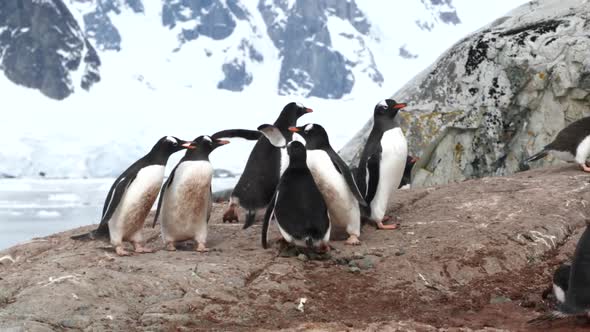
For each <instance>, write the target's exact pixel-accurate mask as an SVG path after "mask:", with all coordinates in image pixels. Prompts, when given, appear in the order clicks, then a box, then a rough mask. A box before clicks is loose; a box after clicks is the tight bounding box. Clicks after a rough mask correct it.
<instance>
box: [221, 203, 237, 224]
mask: <svg viewBox="0 0 590 332" xmlns="http://www.w3.org/2000/svg"><path fill="white" fill-rule="evenodd" d="M222 220H223V223H226V222H229V223H230V224H231V223H233V222H236V223H238V222H240V220H239V219H238V215H237V214H236V208H235V206H231V205H230V207H229V208H228V209H227V211H225V213H224V214H223V219H222Z"/></svg>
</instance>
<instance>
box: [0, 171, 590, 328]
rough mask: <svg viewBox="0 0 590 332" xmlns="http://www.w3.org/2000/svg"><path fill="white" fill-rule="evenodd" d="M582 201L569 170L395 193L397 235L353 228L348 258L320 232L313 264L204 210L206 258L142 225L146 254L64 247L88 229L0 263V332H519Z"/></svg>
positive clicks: (538, 303) (583, 188)
mask: <svg viewBox="0 0 590 332" xmlns="http://www.w3.org/2000/svg"><path fill="white" fill-rule="evenodd" d="M588 189H589V187H588V182H587V176H586V175H585V174H583V173H582V172H580V171H579V170H577V168H575V167H574V166H571V165H570V166H561V167H553V168H548V169H542V170H533V171H527V172H522V173H519V174H518V175H515V176H510V177H495V178H486V179H478V180H470V181H466V182H463V183H457V184H451V185H445V186H438V187H431V188H427V189H412V190H403V191H400V194H399V195H397V196H396V197H395V198H394V200H393V201H392V202H390V208H389V211H388V214H389V215H392V216H394V217H395V218H396V219H397V220H398V221H399V222H400V229H399V230H396V231H378V230H375V229H374V228H373V227H369V226H365V227H364V228H363V230H362V234H361V241H362V245H361V246H359V247H351V246H346V245H344V243H343V242H344V241H343V240H344V239H346V234H340V233H333V234H332V239H335V240H334V241H332V245H333V246H334V250H332V252H331V256H328V257H320V258H323V259H324V260H316V259H313V260H310V259H308V257H307V256H305V255H299V256H298V257H292V256H294V255H295V256H297V253H293V252H291V251H280V250H278V248H277V247H276V246H273V247H271V248H270V249H268V250H263V249H262V248H261V247H260V230H261V229H260V223H257V224H256V225H255V226H253V227H251V228H249V229H247V230H242V229H241V228H242V227H241V225H238V224H232V225H228V224H223V223H222V222H221V219H222V214H223V206H221V205H217V204H216V205H215V206H214V209H213V211H212V214H211V220H210V222H209V238H208V244H209V246H210V247H211V249H212V251H211V252H210V253H208V254H198V253H196V252H194V251H192V250H191V248H192V246H189V245H187V246H186V247H184V248H181V250H179V251H177V252H168V251H165V250H162V249H161V248H162V247H163V245H162V243H161V239H160V237H159V229H158V228H156V229H152V228H151V227H149V226H148V227H146V228H145V229H144V235H145V238H146V239H148V246H149V247H152V248H156V249H160V250H159V251H158V252H156V253H153V254H144V255H136V256H132V257H117V256H116V255H115V254H114V252H113V249H112V248H111V247H110V245H109V244H107V243H105V242H101V241H96V242H76V241H74V240H71V239H70V238H69V236H70V235H72V234H79V233H81V232H83V231H86V230H89V229H90V228H91V226H88V227H84V228H83V229H77V230H73V231H68V232H65V233H61V234H56V235H52V236H49V237H46V238H42V239H35V240H33V241H31V243H28V244H22V245H18V246H15V247H12V248H9V249H7V250H4V251H1V252H0V282H1V285H2V286H1V287H0V330H6V329H9V330H10V328H14V329H15V330H16V331H20V328H24V329H25V330H27V331H53V330H85V331H90V330H109V331H129V330H137V329H139V330H150V331H162V330H165V331H167V330H179V331H184V330H206V331H210V330H224V331H226V330H232V331H234V330H244V331H252V330H262V329H269V330H279V329H284V328H293V329H292V330H296V331H304V330H306V329H311V328H319V329H322V330H329V331H342V330H367V331H389V330H396V331H438V328H440V327H450V328H452V327H459V326H460V327H465V328H461V329H458V328H457V329H456V330H457V331H459V330H461V331H471V329H473V330H478V329H482V330H485V331H500V330H495V329H493V328H498V329H503V331H506V330H511V331H523V330H525V329H526V323H525V322H526V321H527V320H529V319H531V318H533V317H535V316H536V315H537V311H541V310H545V309H547V302H545V301H544V300H542V298H541V294H542V292H543V290H545V289H546V288H547V287H548V286H549V285H550V276H551V275H552V273H553V270H554V268H555V265H556V264H558V263H560V262H563V261H564V260H567V257H568V255H571V254H572V253H573V249H574V246H575V244H576V242H577V239H578V238H579V236H580V234H581V231H583V230H584V228H585V221H586V220H587V218H588V215H589V212H590V211H589V210H588V202H589V201H590V191H589V190H588ZM149 220H150V221H151V219H149ZM148 223H149V222H148ZM92 227H95V226H92ZM158 227H159V226H158ZM271 230H272V232H271V233H272V234H271V237H270V238H271V239H272V238H275V237H278V236H279V233H278V230H276V227H274V226H273V227H271ZM290 256H291V257H290ZM4 257H6V258H4ZM312 258H313V257H312ZM12 260H14V262H12ZM303 298H305V299H306V301H305V303H303V304H300V303H301V302H302V300H301V299H303ZM297 308H299V309H297ZM302 324H303V325H302ZM559 324H560V323H554V325H552V326H550V327H549V328H548V329H545V328H544V329H543V330H545V331H551V330H552V329H551V328H554V327H556V326H558V327H559V326H560V325H559ZM565 324H569V325H566V327H565V328H563V326H562V329H557V330H554V331H582V330H584V329H583V328H580V329H577V327H576V326H575V325H572V324H573V323H572V322H571V320H570V321H569V323H568V322H566V323H565ZM484 328H485V329H484ZM444 331H449V330H444ZM451 331H455V329H451Z"/></svg>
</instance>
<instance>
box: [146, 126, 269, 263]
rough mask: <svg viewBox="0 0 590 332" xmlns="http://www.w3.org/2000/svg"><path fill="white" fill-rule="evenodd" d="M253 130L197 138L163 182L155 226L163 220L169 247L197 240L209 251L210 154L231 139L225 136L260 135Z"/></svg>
mask: <svg viewBox="0 0 590 332" xmlns="http://www.w3.org/2000/svg"><path fill="white" fill-rule="evenodd" d="M252 132H253V131H250V130H239V129H230V130H224V131H221V132H218V133H215V134H213V135H211V136H199V137H197V138H195V140H194V141H193V144H194V145H195V148H194V149H191V150H187V152H186V153H185V155H184V157H183V158H182V159H181V160H180V161H179V162H178V164H177V165H176V167H174V169H173V170H172V172H171V173H170V176H169V177H168V179H167V180H166V182H165V183H164V185H163V186H162V189H161V191H160V199H159V201H158V208H157V210H156V216H155V218H154V224H153V227H155V226H156V223H157V221H158V217H160V221H161V223H162V229H161V231H162V240H163V241H164V243H165V244H166V249H167V250H171V251H173V250H176V247H175V246H174V245H175V243H176V242H179V241H186V240H194V241H195V249H196V250H197V251H198V252H205V251H208V250H209V249H207V247H206V241H207V223H208V222H209V217H210V215H211V207H212V201H213V199H212V193H211V180H212V177H213V166H212V165H211V162H209V154H210V153H211V152H212V151H213V150H215V149H216V148H218V147H220V146H222V145H225V144H227V143H229V141H227V140H224V139H221V138H225V137H242V138H247V139H255V138H258V135H260V133H258V134H249V133H252ZM248 136H250V137H248Z"/></svg>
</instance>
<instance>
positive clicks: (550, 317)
mask: <svg viewBox="0 0 590 332" xmlns="http://www.w3.org/2000/svg"><path fill="white" fill-rule="evenodd" d="M567 316H568V315H567V314H564V313H562V312H559V311H551V312H548V313H545V314H543V315H541V316H539V317H537V318H533V319H531V320H529V321H528V322H527V324H530V325H541V324H545V323H548V322H552V321H555V320H558V319H562V318H566V317H567Z"/></svg>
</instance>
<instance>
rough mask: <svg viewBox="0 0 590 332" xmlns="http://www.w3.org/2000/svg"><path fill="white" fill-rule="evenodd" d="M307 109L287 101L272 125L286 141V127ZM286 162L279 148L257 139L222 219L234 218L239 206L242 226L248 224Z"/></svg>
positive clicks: (266, 200) (265, 201) (289, 136)
mask: <svg viewBox="0 0 590 332" xmlns="http://www.w3.org/2000/svg"><path fill="white" fill-rule="evenodd" d="M310 112H312V110H311V109H309V108H306V107H304V106H303V105H301V104H299V103H289V104H287V105H286V106H285V107H284V108H283V110H282V111H281V114H279V117H278V118H277V120H276V121H275V122H274V126H276V127H277V128H278V129H279V130H280V131H281V133H282V134H283V136H284V137H285V138H286V139H287V141H290V140H291V139H292V136H293V135H292V133H291V132H290V131H289V130H288V129H289V127H291V126H295V125H297V119H298V118H299V117H301V116H302V115H304V114H307V113H310ZM283 151H284V150H283ZM287 161H288V157H287V155H286V153H281V149H278V148H276V147H275V146H273V145H272V144H271V143H270V142H269V141H268V140H267V139H266V138H263V137H261V138H260V139H258V142H256V145H254V148H253V149H252V152H250V157H248V161H247V162H246V166H245V168H244V172H243V173H242V175H241V176H240V179H239V180H238V183H237V184H236V186H235V187H234V190H233V192H232V195H231V197H230V202H229V207H228V209H227V211H226V212H225V213H224V215H223V221H224V222H226V221H229V222H233V221H238V215H237V213H236V209H237V208H239V207H241V208H243V209H244V210H246V220H245V222H244V228H248V227H250V226H251V225H252V224H253V223H254V221H255V218H256V212H257V210H258V209H262V208H264V207H266V206H267V205H268V203H269V202H270V199H271V198H272V195H273V193H274V191H275V189H276V186H277V184H278V183H279V178H280V176H281V174H282V171H284V170H285V169H286V166H285V165H286V162H287Z"/></svg>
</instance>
